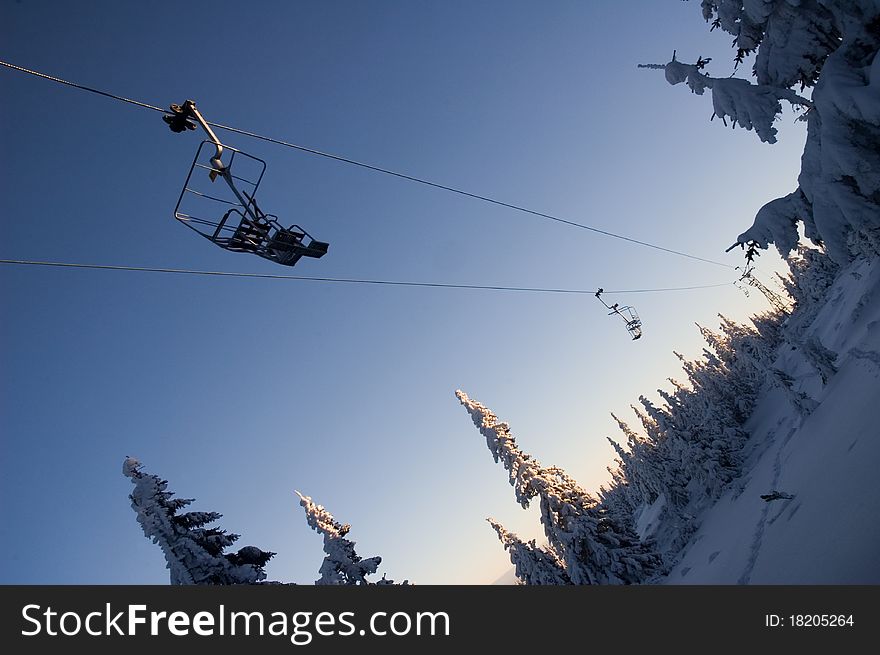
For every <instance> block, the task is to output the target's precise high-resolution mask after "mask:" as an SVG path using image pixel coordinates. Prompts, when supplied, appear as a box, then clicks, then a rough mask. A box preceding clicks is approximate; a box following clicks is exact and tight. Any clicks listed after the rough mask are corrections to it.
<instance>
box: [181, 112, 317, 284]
mask: <svg viewBox="0 0 880 655" xmlns="http://www.w3.org/2000/svg"><path fill="white" fill-rule="evenodd" d="M171 111H172V112H174V113H173V114H172V115H170V116H165V117H164V119H165V122H166V123H168V125H169V127H170V128H171V130H172V131H174V132H184V131H186V130H192V129H195V123H193V121H196V122H197V123H199V124H200V125H201V126H202V128H203V129H204V130H205V132H206V133H207V135H208V137H209V139H207V140H205V141H202V143H201V144H200V145H199V149H198V150H197V151H196V155H195V157H194V158H193V163H192V165H191V166H190V169H189V173H188V174H187V176H186V181H185V182H184V185H183V189H182V190H181V192H180V196H179V197H178V199H177V205H176V206H175V208H174V218H176V219H177V220H178V221H180V222H181V223H183V224H184V225H186V226H187V227H189V228H191V229H193V230H195V231H196V232H198V233H199V234H201V235H202V236H203V237H205V238H206V239H208V240H209V241H211V242H212V243H214V244H215V245H217V246H220V247H221V248H224V249H225V250H229V251H231V252H245V253H252V254H255V255H258V256H260V257H263V258H264V259H268V260H270V261H273V262H275V263H278V264H282V265H284V266H293V265H294V264H296V263H297V262H298V261H299V260H300V259H301V258H302V257H312V258H315V259H317V258H320V257H323V256H324V255H325V254H327V249H328V248H329V244H328V243H326V242H324V241H317V240H316V239H314V238H313V237H312V235H311V234H309V233H308V232H306V231H305V230H304V229H303V228H302V227H300V226H299V225H290V226H288V227H284V226H283V225H282V224H281V223H280V222H279V220H278V217H277V216H275V215H274V214H266V213H265V212H263V211H262V210H261V209H260V207H259V206H258V205H257V201H256V197H257V190H258V189H259V187H260V182H261V181H262V180H263V174H264V173H265V171H266V162H265V161H263V160H262V159H259V158H258V157H254V156H252V155H249V154H247V153H246V152H243V151H241V150H238V149H236V148H232V147H230V146H227V145H224V144H222V143H220V140H219V139H217V137H216V135H215V134H214V132H213V130H211V127H210V126H209V125H208V123H207V122H206V121H205V119H204V118H203V117H202V115H201V114H200V113H199V111H198V109H196V106H195V103H193V102H192V101H191V100H187V101H186V102H185V103H184V104H183V105H171ZM218 177H219V178H221V179H222V180H223V182H224V183H225V184H222V185H220V186H219V187H216V186H214V183H215V182H216V180H217V178H218ZM217 205H225V206H226V207H227V209H226V211H225V213H223V214H222V215H220V216H219V218H218V217H217V216H218V214H219V211H218V209H217Z"/></svg>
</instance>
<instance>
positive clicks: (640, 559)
mask: <svg viewBox="0 0 880 655" xmlns="http://www.w3.org/2000/svg"><path fill="white" fill-rule="evenodd" d="M455 395H456V397H457V398H458V400H459V402H460V403H461V404H462V405H463V406H464V407H465V409H467V411H468V413H469V414H470V415H471V418H472V420H473V422H474V424H475V425H476V426H477V428H478V429H479V430H480V433H481V434H482V435H483V436H484V437H485V438H486V444H487V445H488V447H489V450H490V452H491V453H492V456H493V457H494V458H495V461H496V462H498V461H500V462H501V464H502V466H504V468H505V469H506V470H507V471H508V473H509V476H510V478H509V479H510V484H511V485H512V486H513V487H514V492H515V495H516V500H517V502H519V503H520V505H522V506H523V507H528V506H529V503H530V502H531V501H532V500H533V499H535V498H538V499H539V504H540V508H541V523H542V524H543V526H544V534H545V535H546V536H547V540H548V542H549V545H550V549H551V550H552V551H553V552H554V553H556V554H557V555H558V556H559V558H560V559H561V560H562V562H563V563H564V565H565V571H566V573H567V574H568V576H569V578H570V579H571V581H572V583H574V584H633V583H641V582H645V581H646V580H648V579H649V578H650V577H651V576H653V575H655V574H657V573H658V572H660V570H661V568H662V562H661V560H660V557H659V556H658V555H657V553H655V552H654V550H653V549H652V547H651V545H650V544H647V543H643V542H641V541H640V540H639V538H638V536H637V535H636V534H635V533H634V532H633V531H632V530H631V529H630V528H629V527H628V526H626V525H621V524H619V523H617V522H616V521H615V520H614V518H613V517H611V516H610V515H609V513H608V511H607V509H606V508H604V507H603V506H602V505H601V503H600V502H599V501H598V500H597V499H596V498H594V497H593V496H592V495H590V494H589V493H587V492H586V491H584V490H583V489H582V488H581V487H580V486H578V485H577V483H576V482H575V481H574V480H573V479H572V478H571V477H570V476H568V475H567V474H566V473H565V472H564V471H563V470H562V469H559V468H557V467H545V466H542V465H541V464H540V463H539V462H538V461H537V460H535V459H534V458H532V457H531V456H530V455H528V454H526V453H523V452H522V451H521V450H520V449H519V448H518V447H517V445H516V440H515V439H514V438H513V436H512V435H511V434H510V430H509V427H508V425H507V424H506V423H502V422H500V421H499V420H498V418H497V417H496V416H495V415H494V414H493V413H492V412H491V411H489V409H487V408H486V407H485V406H484V405H482V404H480V403H478V402H476V401H473V400H471V399H470V398H468V396H467V394H465V393H464V392H463V391H456V392H455Z"/></svg>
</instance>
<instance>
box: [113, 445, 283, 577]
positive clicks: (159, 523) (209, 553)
mask: <svg viewBox="0 0 880 655" xmlns="http://www.w3.org/2000/svg"><path fill="white" fill-rule="evenodd" d="M141 469H142V465H141V463H140V462H138V461H137V460H136V459H134V458H132V457H126V458H125V461H124V462H123V464H122V472H123V474H124V475H125V476H126V477H129V478H131V481H132V484H134V490H133V491H132V493H131V494H130V496H129V498H130V499H131V507H132V509H133V510H134V511H135V512H136V514H137V521H138V523H139V524H140V526H141V528H142V529H143V531H144V534H145V535H146V536H147V537H148V538H149V539H152V541H153V543H156V544H158V545H159V547H160V548H161V549H162V552H163V553H164V554H165V561H166V562H167V566H168V569H169V570H170V572H171V584H181V585H182V584H201V585H205V584H213V585H230V584H253V583H256V582H259V581H261V580H264V579H265V578H266V572H265V570H264V567H265V565H266V563H267V562H268V561H269V559H271V558H272V556H273V555H275V553H270V552H267V551H264V550H261V549H260V548H257V547H256V546H245V547H244V548H241V549H239V550H238V551H237V552H235V553H224V551H225V550H226V549H227V548H228V547H229V546H231V545H232V544H233V543H235V542H236V541H237V540H238V538H239V535H237V534H232V533H227V532H226V531H225V530H221V529H219V528H207V527H205V526H207V525H208V524H210V523H213V522H215V521H217V520H218V519H219V518H220V517H221V516H222V515H221V514H218V513H217V512H185V513H181V512H180V510H181V509H183V508H184V507H186V506H188V505H190V504H191V503H192V502H193V500H192V499H189V498H172V496H174V493H173V492H170V491H167V488H168V481H167V480H162V479H161V478H159V477H158V476H156V475H151V474H148V473H144V472H143V471H142V470H141Z"/></svg>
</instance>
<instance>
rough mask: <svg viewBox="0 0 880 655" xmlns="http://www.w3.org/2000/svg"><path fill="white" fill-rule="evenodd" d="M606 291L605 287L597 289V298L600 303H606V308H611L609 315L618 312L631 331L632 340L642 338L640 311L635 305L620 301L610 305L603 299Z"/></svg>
mask: <svg viewBox="0 0 880 655" xmlns="http://www.w3.org/2000/svg"><path fill="white" fill-rule="evenodd" d="M603 293H605V290H604V289H599V290H598V291H596V298H597V299H598V300H599V302H600V303H602V304H603V305H605V308H606V309H610V310H611V311H610V312H608V315H609V316H612V315H614V314H617V315H618V316H620V318H622V319H623V322H624V324H625V325H626V331H627V332H628V333H629V335H630V337H632V340H633V341H635V340H636V339H641V338H642V320H641V319H640V318H639V313H638V312H637V311H636V308H635V307H630V306H629V305H624V306H623V307H621V306H620V304H619V303H614V304H613V305H609V304H608V303H606V302H605V301H604V300H602V294H603Z"/></svg>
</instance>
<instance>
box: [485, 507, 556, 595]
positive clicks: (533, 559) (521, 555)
mask: <svg viewBox="0 0 880 655" xmlns="http://www.w3.org/2000/svg"><path fill="white" fill-rule="evenodd" d="M486 520H487V521H488V522H489V524H490V525H491V526H492V527H493V528H495V532H496V533H497V534H498V538H499V539H500V540H501V543H502V544H503V545H504V550H506V551H507V552H508V553H509V554H510V562H511V563H512V564H513V566H514V570H515V572H516V577H517V578H518V579H519V581H520V582H522V583H523V584H527V585H570V584H571V580H570V579H569V577H568V574H567V573H566V572H565V568H564V567H563V564H562V562H560V561H559V558H558V557H557V556H556V554H555V553H554V552H553V551H551V550H548V549H546V548H542V547H541V546H537V545H536V544H535V540H534V539H532V540H531V541H523V540H522V539H520V538H519V537H518V536H517V535H516V534H514V533H513V532H508V531H507V530H505V529H504V526H502V525H501V524H500V523H499V522H498V521H496V520H495V519H493V518H489V519H486Z"/></svg>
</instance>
